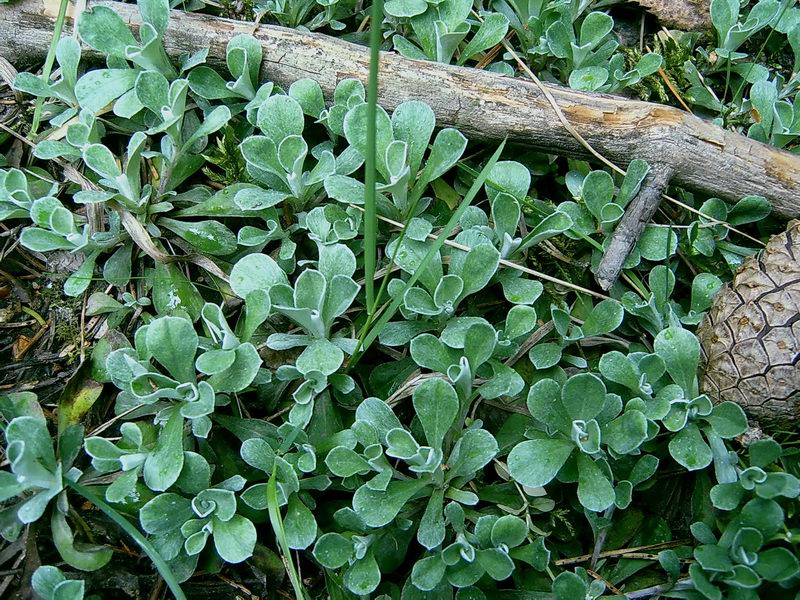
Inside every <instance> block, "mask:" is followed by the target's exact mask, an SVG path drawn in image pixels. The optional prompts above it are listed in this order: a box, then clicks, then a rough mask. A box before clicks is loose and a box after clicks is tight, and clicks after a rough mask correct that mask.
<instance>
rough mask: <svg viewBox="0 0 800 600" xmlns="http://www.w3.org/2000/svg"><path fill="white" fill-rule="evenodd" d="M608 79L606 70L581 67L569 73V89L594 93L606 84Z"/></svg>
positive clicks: (594, 67) (596, 67)
mask: <svg viewBox="0 0 800 600" xmlns="http://www.w3.org/2000/svg"><path fill="white" fill-rule="evenodd" d="M608 77H609V73H608V69H605V68H603V67H598V66H592V67H583V68H581V69H576V70H574V71H572V73H570V75H569V87H571V88H572V89H573V90H581V91H584V92H595V91H597V90H599V89H600V88H601V87H603V86H604V85H605V84H606V82H607V81H608Z"/></svg>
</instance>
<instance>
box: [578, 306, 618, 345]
mask: <svg viewBox="0 0 800 600" xmlns="http://www.w3.org/2000/svg"><path fill="white" fill-rule="evenodd" d="M624 315H625V311H624V309H623V308H622V304H620V303H619V302H617V301H616V300H603V301H601V302H600V303H599V304H597V305H596V306H595V307H594V308H593V309H592V312H591V313H589V316H588V317H586V321H585V322H584V324H583V326H582V330H583V334H584V336H586V337H591V336H597V335H606V334H608V333H611V332H612V331H614V330H615V329H617V327H619V326H620V325H621V324H622V319H623V317H624Z"/></svg>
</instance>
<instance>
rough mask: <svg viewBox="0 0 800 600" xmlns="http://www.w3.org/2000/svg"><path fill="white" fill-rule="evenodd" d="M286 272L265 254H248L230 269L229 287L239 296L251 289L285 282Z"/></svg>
mask: <svg viewBox="0 0 800 600" xmlns="http://www.w3.org/2000/svg"><path fill="white" fill-rule="evenodd" d="M288 281H289V280H288V279H287V277H286V273H284V271H283V270H282V269H281V268H280V267H279V266H278V263H276V262H275V261H274V260H273V259H272V258H271V257H269V256H267V255H266V254H248V255H247V256H245V257H244V258H242V259H240V260H239V261H238V262H237V263H236V264H235V265H234V266H233V270H232V271H231V280H230V284H231V289H232V290H233V293H234V294H236V295H237V296H239V297H240V298H247V295H248V294H249V293H250V292H252V291H253V290H259V289H260V290H267V289H269V288H270V287H272V286H273V285H277V284H287V283H288Z"/></svg>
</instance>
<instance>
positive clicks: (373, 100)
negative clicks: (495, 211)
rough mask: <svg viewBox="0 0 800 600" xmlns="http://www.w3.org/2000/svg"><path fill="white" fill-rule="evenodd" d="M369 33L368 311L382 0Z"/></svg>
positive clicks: (376, 0) (370, 303)
mask: <svg viewBox="0 0 800 600" xmlns="http://www.w3.org/2000/svg"><path fill="white" fill-rule="evenodd" d="M370 19H371V23H370V35H369V79H368V81H367V155H366V156H365V157H364V159H365V164H364V185H365V202H364V208H365V212H364V271H365V275H366V281H365V288H366V296H367V312H368V314H370V315H371V314H372V313H373V312H374V310H375V304H376V303H375V269H376V266H377V253H378V245H377V237H378V213H377V206H376V199H375V197H376V193H377V192H376V189H375V188H376V185H377V173H376V164H377V156H376V154H377V141H376V138H377V132H376V129H377V126H376V122H375V121H376V117H377V112H378V72H379V71H380V60H381V23H382V22H383V0H373V2H372V12H371V17H370Z"/></svg>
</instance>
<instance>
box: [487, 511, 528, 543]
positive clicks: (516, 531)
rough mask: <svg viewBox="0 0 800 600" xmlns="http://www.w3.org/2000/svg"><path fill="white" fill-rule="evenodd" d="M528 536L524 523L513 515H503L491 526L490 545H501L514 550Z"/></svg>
mask: <svg viewBox="0 0 800 600" xmlns="http://www.w3.org/2000/svg"><path fill="white" fill-rule="evenodd" d="M527 535H528V526H527V525H526V524H525V521H523V520H522V519H520V518H519V517H515V516H513V515H504V516H502V517H500V518H499V519H497V521H495V522H494V525H492V533H491V537H492V544H494V545H495V546H500V545H501V544H502V545H504V546H506V547H508V548H516V547H517V546H519V545H520V544H522V543H523V542H524V541H525V539H526V538H527Z"/></svg>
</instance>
